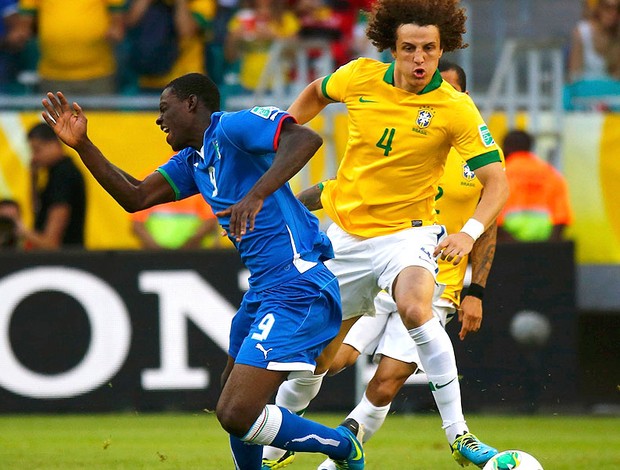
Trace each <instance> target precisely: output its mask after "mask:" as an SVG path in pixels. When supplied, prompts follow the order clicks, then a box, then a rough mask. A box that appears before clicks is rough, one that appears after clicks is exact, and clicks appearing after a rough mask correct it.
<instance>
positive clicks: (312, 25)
mask: <svg viewBox="0 0 620 470" xmlns="http://www.w3.org/2000/svg"><path fill="white" fill-rule="evenodd" d="M294 11H295V14H296V15H297V17H298V19H299V22H300V26H301V29H300V31H299V37H300V39H306V40H316V39H319V40H325V41H328V42H329V47H328V48H325V47H324V46H323V45H320V44H319V45H318V46H317V48H316V49H311V50H309V54H310V59H314V58H316V57H318V56H320V55H321V54H323V53H324V52H325V50H324V49H327V51H328V52H329V53H330V54H331V57H332V59H333V62H334V63H335V65H336V66H340V65H342V64H345V63H347V62H348V61H349V60H350V58H351V55H350V53H351V39H352V30H353V23H352V22H351V21H350V18H349V15H347V14H345V13H344V12H343V11H337V10H334V9H333V8H331V7H330V6H329V2H327V1H326V0H299V1H298V2H295V10H294ZM330 65H331V68H333V64H330ZM315 78H317V77H316V76H311V77H308V78H307V79H304V81H312V80H314V79H315Z"/></svg>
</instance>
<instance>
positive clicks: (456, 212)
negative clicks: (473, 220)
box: [435, 150, 482, 305]
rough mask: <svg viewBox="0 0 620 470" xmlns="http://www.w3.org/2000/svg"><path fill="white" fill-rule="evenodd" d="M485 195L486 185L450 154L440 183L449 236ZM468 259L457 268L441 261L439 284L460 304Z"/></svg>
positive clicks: (441, 215)
mask: <svg viewBox="0 0 620 470" xmlns="http://www.w3.org/2000/svg"><path fill="white" fill-rule="evenodd" d="M481 193H482V183H480V181H479V180H478V178H476V175H475V174H474V172H473V171H472V170H471V169H470V168H469V166H468V165H467V162H466V161H465V160H463V158H462V157H461V156H460V155H459V154H458V152H457V151H456V150H452V151H450V153H449V154H448V159H447V161H446V167H445V172H444V174H443V176H442V177H441V180H440V182H439V192H438V193H437V196H436V206H435V209H436V211H437V218H438V220H439V223H441V224H442V225H445V227H446V230H447V231H448V233H449V234H450V233H456V232H458V231H459V230H461V228H462V227H463V225H464V224H465V222H467V219H469V218H470V217H471V216H472V214H473V213H474V211H475V210H476V206H477V205H478V201H479V200H480V195H481ZM468 258H469V257H468V256H466V257H465V258H463V259H462V260H461V262H460V263H459V264H457V265H456V266H455V265H453V264H452V262H449V261H445V260H442V259H441V258H439V259H438V260H437V264H438V265H439V274H437V282H439V283H441V284H445V285H446V289H445V290H444V292H443V294H442V297H443V298H446V299H448V300H451V301H452V302H453V303H454V305H459V304H460V297H461V290H462V289H463V279H464V278H465V271H466V270H467V260H468Z"/></svg>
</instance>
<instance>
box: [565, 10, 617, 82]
mask: <svg viewBox="0 0 620 470" xmlns="http://www.w3.org/2000/svg"><path fill="white" fill-rule="evenodd" d="M619 24H620V0H598V2H597V3H596V6H595V7H594V9H593V10H592V12H591V14H590V15H588V17H587V18H584V19H582V20H581V21H579V23H577V26H576V27H575V28H574V30H573V35H572V42H571V45H570V55H569V60H568V69H569V70H568V72H569V79H570V80H571V81H576V80H598V79H610V78H616V79H620V63H619V62H620V58H619V57H618V54H619V48H620V28H619Z"/></svg>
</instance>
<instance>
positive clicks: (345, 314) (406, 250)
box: [325, 224, 446, 320]
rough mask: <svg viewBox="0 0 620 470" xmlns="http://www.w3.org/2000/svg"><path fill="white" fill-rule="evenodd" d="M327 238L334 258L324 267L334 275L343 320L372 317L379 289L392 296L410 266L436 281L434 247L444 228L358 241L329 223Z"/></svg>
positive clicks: (436, 268) (413, 230) (426, 228)
mask: <svg viewBox="0 0 620 470" xmlns="http://www.w3.org/2000/svg"><path fill="white" fill-rule="evenodd" d="M327 236H328V237H329V239H330V240H331V242H332V245H333V247H334V253H335V257H334V259H330V260H328V261H327V262H326V263H325V265H326V266H327V267H328V268H329V269H330V270H331V271H332V272H333V273H334V274H335V275H336V277H337V278H338V284H339V285H340V296H341V298H342V319H343V320H347V319H349V318H353V317H357V316H359V315H370V316H374V314H375V307H374V301H375V297H376V296H377V294H378V293H379V292H380V291H381V290H385V291H386V292H389V293H390V294H391V293H392V285H393V283H394V279H396V276H398V274H400V272H401V271H402V270H403V269H405V268H407V267H409V266H420V267H423V268H425V269H426V270H428V271H429V272H430V273H431V274H432V275H433V278H436V276H437V272H438V270H439V269H438V267H437V260H436V258H435V257H434V256H433V252H434V251H435V248H436V247H437V245H438V244H439V242H440V241H441V240H443V238H444V237H445V236H446V229H445V228H444V226H443V225H428V226H425V227H416V228H411V229H407V230H401V231H400V232H396V233H393V234H390V235H384V236H381V237H373V238H361V237H356V236H354V235H351V234H349V233H347V232H345V231H344V230H342V229H341V228H340V227H339V226H338V225H336V224H331V225H330V227H329V228H328V229H327Z"/></svg>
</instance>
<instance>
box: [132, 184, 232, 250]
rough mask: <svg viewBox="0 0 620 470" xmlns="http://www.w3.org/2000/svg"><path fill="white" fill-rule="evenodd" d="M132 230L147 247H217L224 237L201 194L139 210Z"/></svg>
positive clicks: (133, 216)
mask: <svg viewBox="0 0 620 470" xmlns="http://www.w3.org/2000/svg"><path fill="white" fill-rule="evenodd" d="M132 229H133V233H134V234H135V235H136V237H138V239H139V240H140V244H141V245H142V247H143V248H148V249H171V250H175V249H197V248H201V247H205V248H216V247H219V246H220V243H219V242H220V239H221V238H222V237H221V236H220V233H221V229H220V225H219V224H218V222H217V219H216V217H215V215H214V214H213V211H212V210H211V208H210V207H209V206H208V205H207V204H206V203H205V201H204V200H203V199H202V198H200V197H198V196H194V197H190V198H187V199H183V200H181V201H176V202H171V203H167V204H162V205H159V206H154V207H151V208H150V209H146V210H143V211H140V212H136V213H135V214H132Z"/></svg>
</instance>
